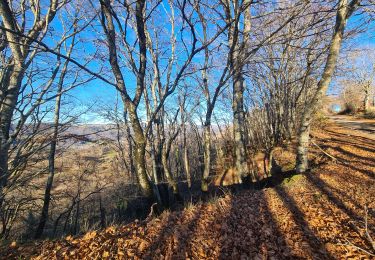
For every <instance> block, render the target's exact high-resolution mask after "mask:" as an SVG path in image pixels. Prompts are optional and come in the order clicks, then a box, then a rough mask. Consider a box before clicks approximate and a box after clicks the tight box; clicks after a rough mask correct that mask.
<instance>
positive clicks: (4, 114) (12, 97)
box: [0, 66, 23, 209]
mask: <svg viewBox="0 0 375 260" xmlns="http://www.w3.org/2000/svg"><path fill="white" fill-rule="evenodd" d="M22 76H23V69H22V68H21V67H18V66H14V71H13V73H12V74H11V76H10V80H9V85H8V86H2V87H4V89H6V90H7V91H6V95H5V96H4V97H3V100H1V101H2V102H1V104H0V209H2V205H3V202H4V196H5V194H4V187H5V186H6V185H7V182H8V178H9V165H8V163H9V161H8V159H9V157H8V150H9V148H10V142H9V141H10V140H9V134H10V128H11V124H12V118H13V112H14V109H15V107H16V104H17V97H18V92H19V89H20V86H21V80H22Z"/></svg>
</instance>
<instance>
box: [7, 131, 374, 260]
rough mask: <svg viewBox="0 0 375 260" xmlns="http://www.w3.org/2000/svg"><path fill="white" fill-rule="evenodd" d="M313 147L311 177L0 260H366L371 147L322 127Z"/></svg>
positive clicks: (370, 230) (370, 231)
mask: <svg viewBox="0 0 375 260" xmlns="http://www.w3.org/2000/svg"><path fill="white" fill-rule="evenodd" d="M314 142H315V143H316V144H317V145H318V146H319V147H320V148H319V149H318V148H317V146H314V147H315V148H314V152H313V154H312V156H313V158H312V159H313V161H314V163H315V164H316V165H315V167H314V169H313V170H312V172H311V173H307V174H305V175H295V176H293V177H292V178H290V179H286V180H284V182H283V184H282V185H278V186H276V187H275V188H267V189H263V190H259V191H254V190H244V191H241V192H239V193H236V194H233V195H231V194H227V195H226V196H225V197H223V198H218V199H216V200H212V201H211V202H208V203H202V204H199V205H192V206H190V207H188V208H186V209H185V210H184V211H181V212H172V213H170V212H166V213H163V214H162V215H161V216H159V217H158V218H154V219H152V220H149V221H138V222H134V223H131V224H129V225H125V226H119V227H108V228H107V229H106V230H103V231H94V232H91V233H87V234H86V235H84V236H80V237H74V238H73V237H70V236H69V237H66V238H65V239H62V240H57V241H43V242H39V243H36V244H27V245H20V246H18V245H13V247H11V248H9V249H8V250H4V251H3V254H2V257H3V258H6V259H10V258H17V257H20V256H21V257H22V256H25V257H27V258H29V257H30V256H33V257H34V258H35V259H57V258H58V259H62V258H69V259H96V258H111V259H129V258H131V259H148V258H157V259H160V258H165V259H185V258H186V259H189V258H190V259H191V258H192V259H247V258H251V259H295V258H303V259H332V258H336V259H342V258H349V259H370V258H371V257H374V256H371V254H374V253H375V252H374V249H373V246H374V245H371V241H370V240H371V237H372V238H375V141H374V140H372V139H369V138H365V137H362V136H360V135H358V134H357V133H356V132H355V131H350V130H349V129H346V128H344V127H338V126H335V125H330V126H328V127H327V129H326V131H324V132H319V133H315V134H314ZM320 149H322V150H323V151H324V152H325V153H327V154H329V155H331V156H333V157H335V158H336V160H333V159H332V158H331V157H329V156H327V155H325V154H324V153H323V152H322V150H320ZM366 216H367V217H366ZM366 222H367V229H366V225H365V223H366Z"/></svg>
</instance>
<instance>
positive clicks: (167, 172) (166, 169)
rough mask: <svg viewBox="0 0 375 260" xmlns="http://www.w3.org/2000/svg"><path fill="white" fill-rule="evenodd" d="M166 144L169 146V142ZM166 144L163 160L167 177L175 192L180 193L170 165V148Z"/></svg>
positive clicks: (175, 193)
mask: <svg viewBox="0 0 375 260" xmlns="http://www.w3.org/2000/svg"><path fill="white" fill-rule="evenodd" d="M165 146H168V144H165ZM165 146H164V147H163V152H162V162H163V167H164V173H165V177H166V178H167V181H168V183H169V185H170V186H171V187H172V191H173V194H174V195H178V194H179V192H178V186H177V182H176V181H175V179H174V178H173V176H172V173H171V171H170V168H169V165H168V158H169V154H170V151H169V148H168V147H165Z"/></svg>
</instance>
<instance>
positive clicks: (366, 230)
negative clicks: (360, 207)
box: [365, 205, 375, 252]
mask: <svg viewBox="0 0 375 260" xmlns="http://www.w3.org/2000/svg"><path fill="white" fill-rule="evenodd" d="M367 216H368V208H367V205H366V206H365V232H366V237H367V239H368V241H369V242H370V244H371V246H372V250H374V252H375V242H374V240H373V239H372V237H371V236H370V233H369V232H368V221H367Z"/></svg>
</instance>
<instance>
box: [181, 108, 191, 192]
mask: <svg viewBox="0 0 375 260" xmlns="http://www.w3.org/2000/svg"><path fill="white" fill-rule="evenodd" d="M180 110H181V123H182V138H183V146H184V148H183V149H184V170H185V174H186V179H187V184H188V188H189V189H190V188H191V172H190V163H189V149H188V145H187V136H186V112H185V107H184V104H182V103H181V102H180Z"/></svg>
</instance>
